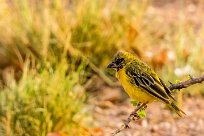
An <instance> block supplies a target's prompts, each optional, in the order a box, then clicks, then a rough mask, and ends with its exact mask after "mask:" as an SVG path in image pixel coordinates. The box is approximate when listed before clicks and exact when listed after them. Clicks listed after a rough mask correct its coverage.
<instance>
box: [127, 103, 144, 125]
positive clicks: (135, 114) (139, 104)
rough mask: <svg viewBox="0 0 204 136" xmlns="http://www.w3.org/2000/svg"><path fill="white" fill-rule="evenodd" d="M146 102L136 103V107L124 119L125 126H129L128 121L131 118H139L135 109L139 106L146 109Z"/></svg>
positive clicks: (138, 108) (137, 109)
mask: <svg viewBox="0 0 204 136" xmlns="http://www.w3.org/2000/svg"><path fill="white" fill-rule="evenodd" d="M146 104H147V103H138V104H137V106H136V108H135V109H134V111H133V112H132V113H131V114H130V115H129V117H128V119H127V120H126V121H125V123H124V127H125V128H129V123H130V122H131V120H136V119H135V118H137V119H140V116H139V115H138V114H137V111H139V110H140V109H141V108H144V109H146V108H147V105H146Z"/></svg>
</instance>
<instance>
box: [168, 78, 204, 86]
mask: <svg viewBox="0 0 204 136" xmlns="http://www.w3.org/2000/svg"><path fill="white" fill-rule="evenodd" d="M203 81H204V75H203V76H200V77H197V78H194V77H192V76H190V79H189V80H186V81H183V82H180V83H177V84H173V83H171V85H170V86H169V89H170V90H174V89H183V88H186V87H189V86H191V85H194V84H197V83H202V82H203Z"/></svg>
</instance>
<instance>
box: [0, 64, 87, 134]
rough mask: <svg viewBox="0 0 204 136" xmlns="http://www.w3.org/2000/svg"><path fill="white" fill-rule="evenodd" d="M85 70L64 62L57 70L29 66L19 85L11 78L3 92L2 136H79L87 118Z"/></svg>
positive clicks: (0, 95)
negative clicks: (51, 134) (53, 135)
mask: <svg viewBox="0 0 204 136" xmlns="http://www.w3.org/2000/svg"><path fill="white" fill-rule="evenodd" d="M83 67H84V65H83V64H82V65H80V66H79V67H77V68H76V67H75V66H72V65H71V64H67V62H66V61H62V62H59V63H58V65H57V66H56V68H55V69H53V68H44V69H32V68H30V67H29V66H28V65H26V66H25V68H24V70H23V75H22V78H21V79H20V80H19V81H18V82H16V81H15V79H13V77H11V75H10V77H9V78H8V81H7V83H6V87H5V89H4V90H1V91H0V104H1V108H0V135H2V136H4V135H5V136H10V135H16V136H17V135H31V136H46V135H47V134H48V133H49V132H58V133H64V134H67V135H69V134H71V135H73V134H77V135H79V133H80V132H79V130H80V129H82V128H83V127H82V126H81V122H82V121H83V118H84V116H85V115H84V113H83V110H82V109H83V102H84V100H85V92H84V91H85V90H84V88H83V87H82V85H81V84H80V80H82V77H83ZM75 70H76V71H75ZM68 71H69V72H68Z"/></svg>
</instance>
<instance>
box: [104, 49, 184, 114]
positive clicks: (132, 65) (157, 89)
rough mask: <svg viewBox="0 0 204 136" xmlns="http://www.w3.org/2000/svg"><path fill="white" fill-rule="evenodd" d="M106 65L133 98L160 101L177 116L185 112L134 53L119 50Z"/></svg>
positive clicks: (141, 101) (147, 101)
mask: <svg viewBox="0 0 204 136" xmlns="http://www.w3.org/2000/svg"><path fill="white" fill-rule="evenodd" d="M107 67H108V68H114V69H116V71H117V72H116V77H117V78H118V80H119V81H120V83H121V84H122V86H123V88H124V89H125V91H126V93H127V94H128V95H129V96H130V97H131V98H132V99H133V100H136V101H138V102H140V103H143V104H144V103H145V104H147V103H151V102H153V101H160V102H162V103H165V104H167V105H168V106H169V107H170V108H171V109H172V110H173V111H175V112H176V113H177V114H178V115H179V116H182V115H184V114H185V113H184V112H183V111H182V110H181V109H180V108H179V107H178V106H177V105H176V104H175V102H176V101H175V99H174V98H173V97H172V93H171V91H170V90H169V89H168V87H167V86H166V85H165V84H164V82H163V81H162V80H161V79H160V78H159V76H158V75H157V74H156V73H155V72H154V71H153V70H152V69H151V68H150V67H149V66H148V65H146V64H145V63H144V62H142V61H141V60H139V59H138V58H136V57H135V56H134V55H132V54H130V53H128V52H124V51H120V52H118V53H117V54H116V55H115V56H114V59H113V61H112V62H111V63H110V64H109V65H108V66H107Z"/></svg>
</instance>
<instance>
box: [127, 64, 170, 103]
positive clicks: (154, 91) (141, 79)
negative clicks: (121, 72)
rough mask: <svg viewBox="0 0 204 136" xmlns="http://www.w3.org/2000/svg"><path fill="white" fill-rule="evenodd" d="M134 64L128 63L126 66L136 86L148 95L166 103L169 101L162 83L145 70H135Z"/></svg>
mask: <svg viewBox="0 0 204 136" xmlns="http://www.w3.org/2000/svg"><path fill="white" fill-rule="evenodd" d="M136 68H137V67H136V66H135V65H134V63H133V64H130V65H129V66H128V67H127V68H126V73H127V75H128V76H129V77H130V78H132V79H133V81H134V82H133V81H132V82H133V83H135V85H136V86H139V87H141V88H143V89H144V90H146V91H147V93H149V94H150V95H152V96H154V97H156V98H157V99H159V100H161V101H163V102H165V103H166V104H169V103H170V97H169V95H168V94H167V92H166V91H165V88H164V86H163V84H162V83H160V82H158V81H156V80H155V78H154V77H152V76H151V75H150V74H147V73H146V72H145V71H141V70H140V71H137V70H136Z"/></svg>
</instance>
